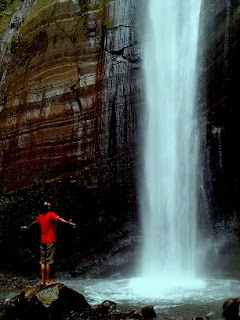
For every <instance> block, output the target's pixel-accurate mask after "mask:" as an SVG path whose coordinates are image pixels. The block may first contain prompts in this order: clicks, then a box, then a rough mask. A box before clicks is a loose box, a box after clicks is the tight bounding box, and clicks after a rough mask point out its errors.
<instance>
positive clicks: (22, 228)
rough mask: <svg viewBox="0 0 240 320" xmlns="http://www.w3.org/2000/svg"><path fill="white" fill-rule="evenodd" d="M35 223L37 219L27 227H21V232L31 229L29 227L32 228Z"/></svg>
mask: <svg viewBox="0 0 240 320" xmlns="http://www.w3.org/2000/svg"><path fill="white" fill-rule="evenodd" d="M37 222H38V218H37V219H36V220H35V221H33V222H32V223H30V225H29V226H22V227H21V230H26V229H29V228H31V226H32V225H33V224H34V223H37Z"/></svg>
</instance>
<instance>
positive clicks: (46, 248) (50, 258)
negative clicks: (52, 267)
mask: <svg viewBox="0 0 240 320" xmlns="http://www.w3.org/2000/svg"><path fill="white" fill-rule="evenodd" d="M55 254H56V243H42V244H41V245H40V264H45V265H46V264H53V263H54V258H55Z"/></svg>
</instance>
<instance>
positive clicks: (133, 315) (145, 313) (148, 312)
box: [126, 306, 157, 320]
mask: <svg viewBox="0 0 240 320" xmlns="http://www.w3.org/2000/svg"><path fill="white" fill-rule="evenodd" d="M156 316H157V315H156V313H155V311H154V309H153V306H145V307H143V308H140V309H137V310H134V311H132V312H130V313H129V314H128V315H127V318H126V319H127V320H131V319H140V320H143V319H154V318H156Z"/></svg>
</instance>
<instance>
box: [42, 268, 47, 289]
mask: <svg viewBox="0 0 240 320" xmlns="http://www.w3.org/2000/svg"><path fill="white" fill-rule="evenodd" d="M45 269H46V273H47V268H45V264H43V263H42V264H41V284H45Z"/></svg>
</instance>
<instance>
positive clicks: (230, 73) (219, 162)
mask: <svg viewBox="0 0 240 320" xmlns="http://www.w3.org/2000/svg"><path fill="white" fill-rule="evenodd" d="M239 10H240V6H239V2H238V1H230V0H229V1H225V0H212V1H207V0H203V1H202V12H201V21H200V39H199V44H200V48H199V50H200V62H201V70H200V81H199V101H200V113H201V116H202V117H203V118H205V120H206V139H205V141H204V145H203V151H202V153H203V167H204V170H205V172H204V181H205V195H204V201H205V202H206V203H208V206H209V207H208V208H206V210H205V212H208V214H210V216H208V217H205V227H204V228H205V229H208V230H209V231H210V232H211V233H212V235H213V237H214V239H213V240H212V243H213V245H211V259H210V260H209V261H210V263H209V264H210V265H211V264H213V266H211V267H213V269H214V268H215V266H217V265H218V266H219V264H220V265H221V266H222V271H223V273H224V274H225V275H229V272H230V274H231V271H230V269H229V265H238V264H239V261H238V259H237V257H238V256H239V253H240V250H239V245H238V243H239V240H238V237H239V231H238V229H239V223H240V221H239V209H240V208H239V182H240V180H239V178H240V177H239V164H238V162H239V156H238V153H237V146H238V136H239V133H238V91H239V84H240V83H239V76H238V74H239V71H240V64H239V61H240V60H239V53H240V38H239V30H240V29H239V28H240V15H239ZM203 211H204V210H203ZM204 214H205V213H204V212H203V215H204ZM214 257H215V258H216V260H215V258H214ZM220 261H221V262H220ZM215 270H216V269H215ZM218 270H219V267H218ZM231 276H232V274H231ZM234 276H236V270H235V275H234Z"/></svg>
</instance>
